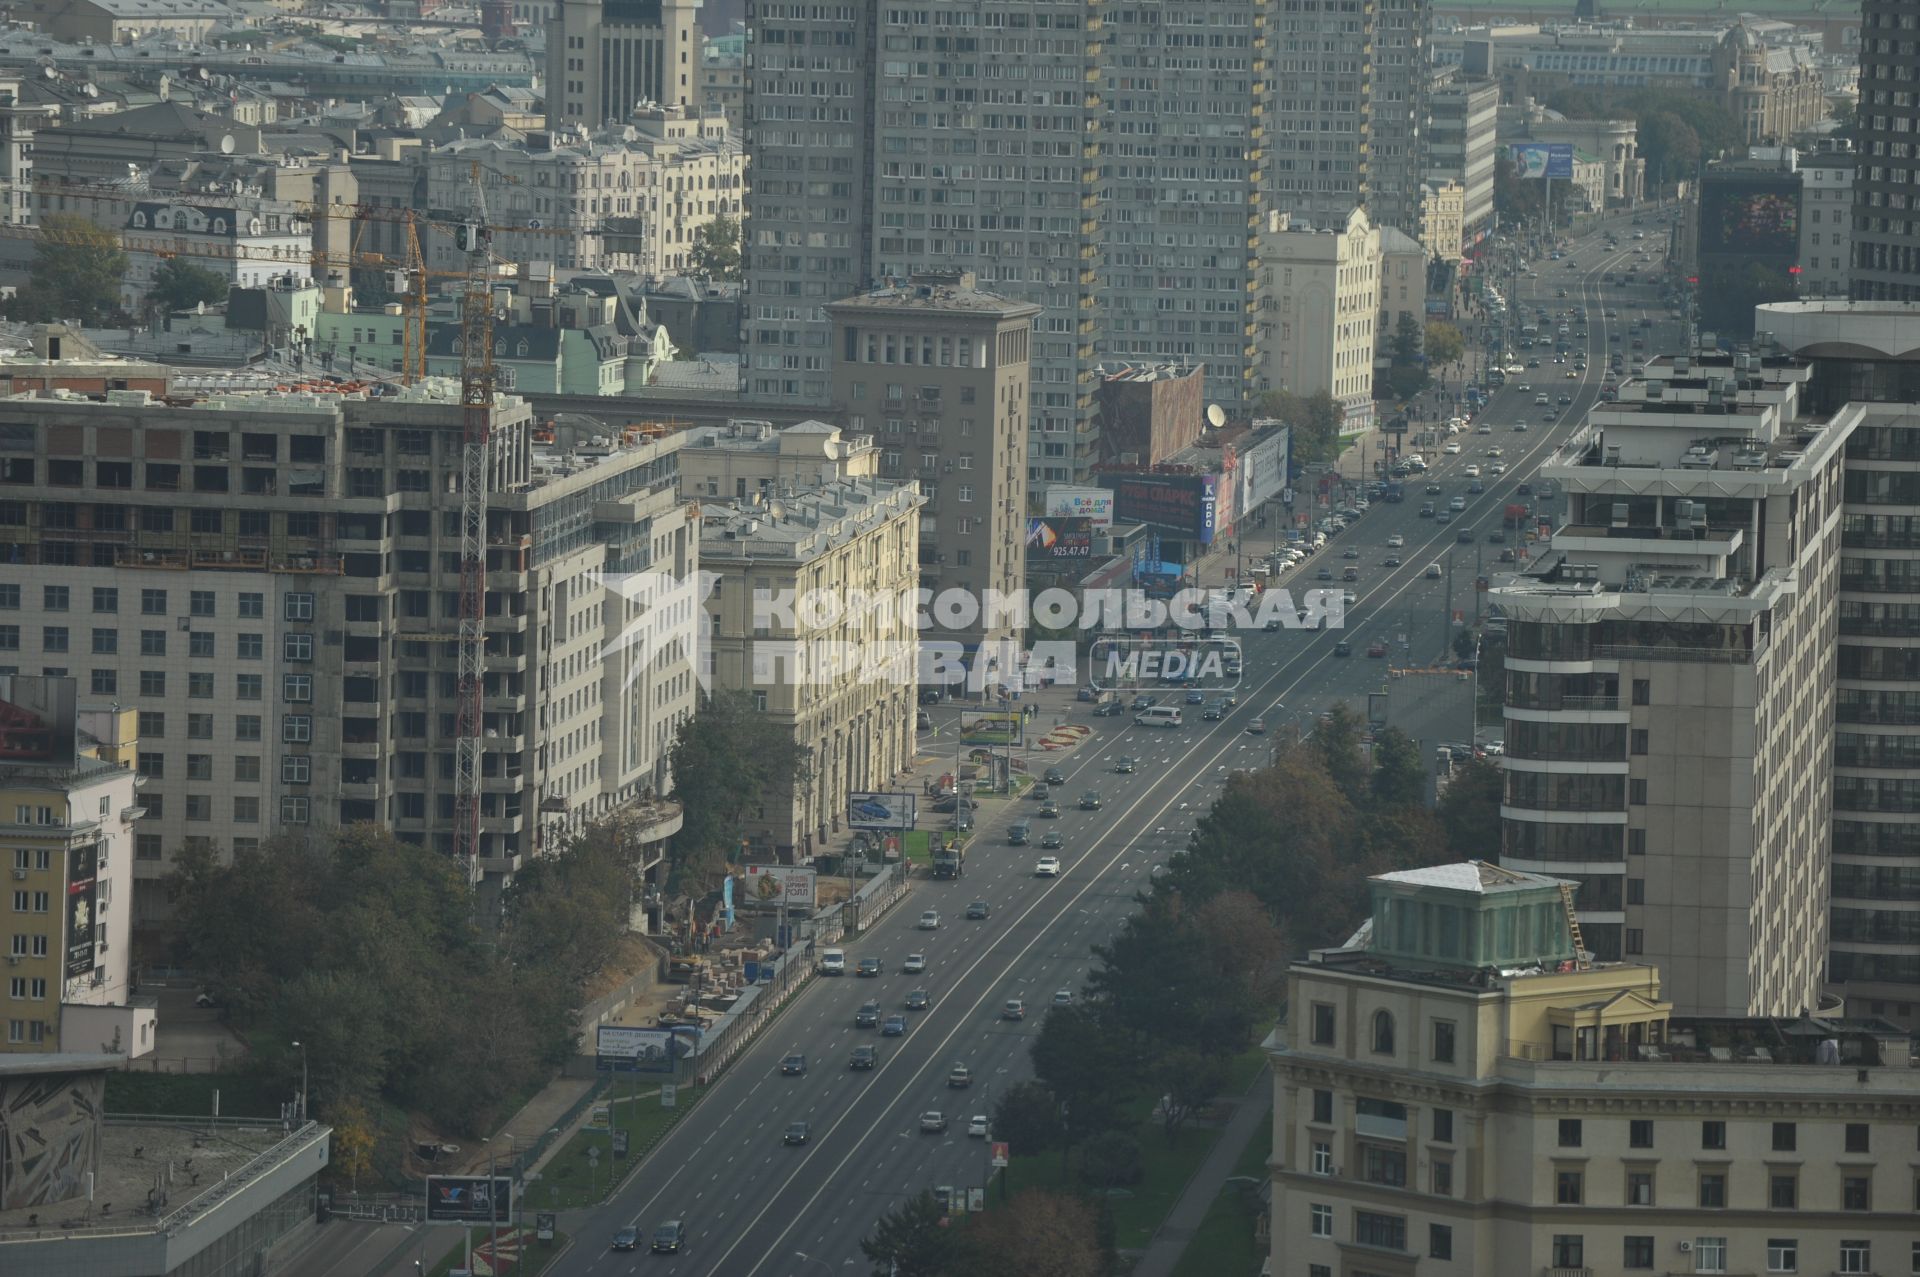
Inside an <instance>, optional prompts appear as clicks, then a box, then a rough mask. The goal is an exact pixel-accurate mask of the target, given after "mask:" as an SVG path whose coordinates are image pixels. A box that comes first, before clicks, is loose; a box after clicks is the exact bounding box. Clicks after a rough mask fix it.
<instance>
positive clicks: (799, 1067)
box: [780, 1052, 807, 1077]
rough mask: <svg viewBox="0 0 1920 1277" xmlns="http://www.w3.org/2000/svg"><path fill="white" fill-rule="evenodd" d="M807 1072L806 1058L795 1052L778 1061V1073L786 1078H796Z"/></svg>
mask: <svg viewBox="0 0 1920 1277" xmlns="http://www.w3.org/2000/svg"><path fill="white" fill-rule="evenodd" d="M806 1071H807V1057H806V1056H804V1055H801V1054H799V1053H798V1052H795V1053H794V1054H792V1055H789V1056H785V1057H783V1058H782V1059H781V1061H780V1072H781V1073H782V1074H783V1075H785V1076H787V1077H798V1076H799V1075H800V1074H802V1073H805V1072H806Z"/></svg>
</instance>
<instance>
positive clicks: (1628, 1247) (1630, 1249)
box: [1620, 1237, 1653, 1268]
mask: <svg viewBox="0 0 1920 1277" xmlns="http://www.w3.org/2000/svg"><path fill="white" fill-rule="evenodd" d="M1620 1266H1621V1267H1622V1268H1651V1267H1653V1238H1651V1237H1623V1238H1621V1249H1620Z"/></svg>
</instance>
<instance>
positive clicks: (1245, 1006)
mask: <svg viewBox="0 0 1920 1277" xmlns="http://www.w3.org/2000/svg"><path fill="white" fill-rule="evenodd" d="M1093 956H1094V959H1095V961H1096V963H1097V964H1098V965H1097V966H1095V968H1094V970H1093V973H1092V974H1091V976H1089V977H1088V981H1087V987H1088V988H1089V989H1090V990H1091V991H1092V992H1093V993H1094V995H1095V997H1096V998H1097V999H1098V1000H1099V1004H1100V1006H1101V1007H1102V1008H1103V1010H1105V1011H1106V1012H1107V1013H1108V1020H1107V1024H1108V1026H1109V1027H1111V1028H1115V1029H1118V1030H1120V1031H1121V1033H1122V1034H1123V1035H1125V1036H1126V1037H1127V1038H1128V1039H1130V1040H1131V1041H1134V1042H1137V1043H1142V1044H1146V1043H1153V1044H1159V1045H1160V1046H1163V1047H1164V1046H1174V1045H1179V1046H1187V1047H1191V1048H1193V1049H1194V1050H1197V1051H1200V1052H1203V1053H1205V1054H1208V1055H1230V1054H1232V1053H1234V1052H1236V1051H1241V1050H1245V1049H1246V1047H1247V1045H1248V1043H1249V1042H1250V1041H1251V1039H1252V1034H1253V1025H1254V1021H1255V1018H1256V1008H1255V1006H1254V1002H1253V998H1252V997H1251V995H1250V994H1249V992H1248V990H1247V987H1246V985H1245V984H1244V983H1243V982H1238V981H1234V980H1231V979H1223V978H1222V977H1221V974H1220V972H1219V971H1218V970H1217V968H1216V967H1215V966H1214V964H1213V962H1212V961H1211V955H1210V954H1209V953H1208V950H1207V937H1206V936H1205V935H1204V934H1202V933H1201V931H1200V928H1199V927H1198V926H1197V925H1196V924H1195V923H1194V921H1193V918H1192V916H1191V914H1190V913H1189V912H1188V911H1185V910H1183V909H1181V908H1180V907H1178V906H1177V905H1176V903H1175V901H1174V898H1173V897H1172V896H1171V895H1170V894H1158V893H1156V894H1155V895H1154V896H1152V897H1150V898H1149V899H1148V900H1147V901H1146V902H1145V904H1144V905H1143V906H1142V907H1141V910H1140V912H1138V913H1136V914H1133V915H1132V916H1131V917H1129V918H1127V919H1126V921H1124V922H1122V923H1121V924H1120V929H1119V931H1118V932H1117V933H1116V934H1115V935H1114V938H1113V940H1112V941H1111V942H1110V943H1108V944H1105V945H1095V946H1094V949H1093ZM1049 1018H1050V1019H1051V1017H1049ZM1151 1053H1152V1052H1151V1050H1149V1051H1148V1052H1147V1054H1149V1055H1150V1054H1151ZM1049 1081H1054V1079H1049ZM1054 1091H1055V1093H1056V1094H1060V1087H1059V1085H1058V1084H1057V1082H1055V1085H1054ZM1069 1108H1071V1104H1069Z"/></svg>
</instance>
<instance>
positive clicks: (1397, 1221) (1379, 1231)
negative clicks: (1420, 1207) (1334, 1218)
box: [1353, 1210, 1407, 1250]
mask: <svg viewBox="0 0 1920 1277" xmlns="http://www.w3.org/2000/svg"><path fill="white" fill-rule="evenodd" d="M1353 1240H1354V1241H1355V1242H1357V1243H1359V1244H1360V1245H1362V1246H1378V1247H1380V1248H1381V1249H1383V1250H1405V1249H1406V1248H1407V1217H1406V1216H1405V1215H1380V1214H1376V1213H1374V1212H1373V1211H1369V1210H1357V1211H1355V1212H1353Z"/></svg>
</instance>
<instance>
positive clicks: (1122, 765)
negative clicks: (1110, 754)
mask: <svg viewBox="0 0 1920 1277" xmlns="http://www.w3.org/2000/svg"><path fill="white" fill-rule="evenodd" d="M1133 768H1134V762H1133V759H1131V758H1129V757H1127V756H1126V755H1125V754H1122V755H1121V756H1120V757H1118V758H1116V759H1114V760H1113V770H1114V771H1116V772H1118V773H1119V774H1120V775H1122V776H1131V775H1133Z"/></svg>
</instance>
